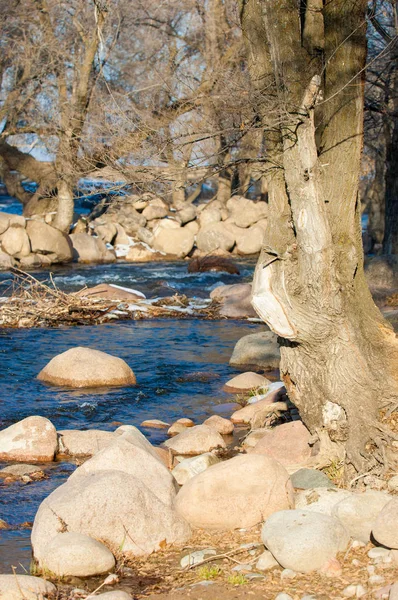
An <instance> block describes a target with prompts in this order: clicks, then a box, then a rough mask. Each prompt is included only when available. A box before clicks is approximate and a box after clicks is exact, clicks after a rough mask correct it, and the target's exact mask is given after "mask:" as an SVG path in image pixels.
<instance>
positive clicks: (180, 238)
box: [153, 227, 195, 258]
mask: <svg viewBox="0 0 398 600" xmlns="http://www.w3.org/2000/svg"><path fill="white" fill-rule="evenodd" d="M194 241H195V237H194V234H193V233H192V231H189V229H186V228H185V227H181V228H179V229H173V230H170V229H164V228H162V229H159V230H158V231H157V232H156V235H155V237H154V241H153V247H154V248H155V249H156V250H159V251H160V252H165V253H166V254H174V255H176V256H179V257H180V258H184V257H185V256H187V254H189V253H190V252H191V250H192V248H193V245H194Z"/></svg>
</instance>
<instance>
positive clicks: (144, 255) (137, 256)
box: [125, 243, 159, 262]
mask: <svg viewBox="0 0 398 600" xmlns="http://www.w3.org/2000/svg"><path fill="white" fill-rule="evenodd" d="M158 257H159V254H157V253H156V252H154V251H153V250H151V249H150V248H148V246H146V245H145V244H141V243H138V244H134V245H133V246H130V248H129V249H128V252H127V254H126V256H125V260H126V261H127V262H149V261H151V260H156V259H157V258H158Z"/></svg>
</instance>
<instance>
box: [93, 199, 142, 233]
mask: <svg viewBox="0 0 398 600" xmlns="http://www.w3.org/2000/svg"><path fill="white" fill-rule="evenodd" d="M101 218H102V219H103V220H106V221H108V222H109V221H110V222H113V223H119V224H120V225H121V226H122V227H123V229H124V231H125V233H126V234H127V235H128V236H130V237H134V234H135V233H137V231H138V229H139V228H140V227H145V225H146V223H147V220H146V218H145V216H144V215H141V214H140V213H139V212H138V211H137V210H136V209H135V208H134V207H133V206H132V205H131V204H128V203H126V202H125V199H123V200H122V202H121V203H117V202H116V203H114V205H113V206H110V207H109V209H108V210H107V212H106V213H105V215H102V216H101Z"/></svg>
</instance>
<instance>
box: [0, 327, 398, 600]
mask: <svg viewBox="0 0 398 600" xmlns="http://www.w3.org/2000/svg"><path fill="white" fill-rule="evenodd" d="M264 335H265V334H255V335H254V336H253V335H249V336H246V339H245V338H242V339H241V340H240V341H239V342H238V344H237V346H236V348H235V351H234V356H235V358H234V359H233V360H234V362H235V363H237V362H239V361H240V362H241V365H243V364H247V362H249V363H250V360H251V359H250V347H253V344H255V345H257V347H258V346H259V345H260V346H261V348H262V354H261V353H260V356H261V358H257V366H260V365H261V368H262V370H263V371H264V370H265V371H267V372H268V373H269V375H268V377H267V376H266V375H264V374H259V373H256V372H253V371H245V372H243V373H241V374H239V375H237V376H235V377H233V378H232V379H231V380H229V381H224V382H220V386H223V388H224V390H226V391H227V392H228V393H230V394H231V395H232V398H233V399H234V401H235V403H234V404H233V405H231V408H230V409H229V414H224V415H223V416H221V415H220V414H214V415H213V416H211V417H209V418H207V419H206V420H205V421H204V422H202V423H194V422H193V421H192V420H191V419H187V418H185V417H184V416H183V415H181V418H180V419H177V420H176V421H175V422H173V423H167V422H165V421H160V420H159V419H157V418H156V415H153V418H151V419H147V420H146V421H144V422H142V423H141V425H140V429H141V430H140V429H138V428H137V427H134V426H132V425H130V424H128V423H125V424H123V425H120V426H118V427H117V428H116V429H114V430H113V431H109V430H107V431H105V430H99V429H97V430H95V429H91V430H90V429H88V430H82V431H80V430H59V431H57V429H56V427H55V426H54V425H53V423H52V422H51V420H49V419H47V418H44V417H42V416H39V415H33V416H31V417H27V418H25V419H23V420H22V421H19V422H17V423H15V424H14V425H11V426H10V427H7V428H6V429H3V430H2V431H0V460H1V461H3V463H6V464H7V465H8V466H6V467H5V468H3V469H2V470H0V477H1V478H2V479H3V481H4V482H5V483H6V484H7V485H18V483H24V484H29V482H30V481H34V480H37V479H39V478H40V477H48V476H51V475H48V473H50V471H49V470H48V469H49V468H50V467H51V465H52V464H53V461H62V460H64V459H65V458H68V460H73V461H75V462H76V464H77V468H76V469H75V470H74V472H73V473H72V475H70V476H69V478H68V479H67V481H66V482H65V483H64V484H63V485H61V486H59V487H58V488H56V489H55V490H54V491H53V492H52V493H51V494H50V495H49V496H48V497H47V498H45V500H44V501H43V502H42V504H41V505H40V507H39V509H38V511H37V514H36V517H35V520H34V523H33V529H32V536H31V540H32V549H33V563H32V564H33V571H32V573H33V574H34V575H28V574H22V573H20V572H19V571H17V573H10V574H3V575H0V597H1V598H5V599H7V600H26V599H29V600H31V599H33V600H39V599H40V600H42V599H43V598H48V599H51V598H53V599H55V598H58V599H62V600H66V599H68V600H78V599H82V598H94V597H95V598H102V599H103V600H128V599H130V600H131V599H132V598H133V597H134V598H136V597H141V596H144V595H145V597H148V594H149V593H151V592H152V593H153V594H155V595H154V596H151V598H152V597H153V598H159V600H160V599H163V598H169V599H170V600H171V599H172V598H183V597H191V598H194V599H199V598H206V599H207V598H208V599H209V600H210V598H212V599H213V600H214V598H215V597H217V598H221V599H226V598H243V594H245V595H246V594H247V593H249V594H251V595H252V596H253V597H254V598H264V597H265V598H270V599H272V600H273V599H274V598H275V600H295V599H296V598H299V599H301V600H309V599H310V598H312V599H319V600H321V599H323V598H335V599H337V598H361V597H370V598H380V599H382V598H390V599H391V600H394V599H395V598H396V593H397V590H396V588H397V587H398V585H397V584H396V583H395V582H398V500H397V496H396V494H397V492H398V481H397V476H396V475H395V474H393V473H387V474H386V476H385V477H384V478H375V477H374V476H370V475H369V476H366V475H365V476H364V477H363V478H361V481H360V485H359V486H356V487H355V486H354V487H352V488H351V487H350V486H347V487H343V486H342V479H341V474H340V473H339V467H338V465H335V466H334V467H333V468H326V469H325V468H323V470H320V469H321V465H320V464H319V463H318V459H317V448H316V445H314V441H313V439H312V437H311V435H310V433H309V432H308V431H307V429H306V428H305V426H304V425H303V423H302V422H301V420H300V417H299V414H298V411H297V409H296V408H295V406H294V405H293V404H292V403H291V402H290V401H289V399H288V398H287V396H286V391H285V388H284V386H283V383H282V382H280V381H277V371H275V365H276V366H277V361H278V357H277V356H276V354H275V352H273V350H272V343H273V341H272V340H270V339H268V338H267V337H265V338H264ZM254 338H255V339H254ZM242 348H243V350H242ZM267 349H268V350H269V352H268V354H267V352H266V350H267ZM256 356H258V355H257V350H256ZM231 360H232V359H231ZM271 369H273V371H272V370H271ZM275 376H276V377H275ZM37 377H38V379H39V380H40V381H43V382H44V383H46V385H57V386H59V385H65V386H68V387H69V388H72V389H73V388H76V389H81V388H84V387H90V388H93V387H95V386H96V385H97V386H99V387H103V386H123V385H130V386H131V385H134V384H135V383H136V377H135V374H134V373H133V371H132V369H131V368H130V366H129V365H128V364H127V363H126V362H125V361H123V360H121V359H119V358H117V357H114V356H111V355H109V354H107V353H104V352H98V351H96V350H92V349H89V348H71V349H69V350H68V351H67V352H64V353H62V354H60V355H56V356H54V358H53V359H52V360H51V361H50V362H49V363H48V364H47V365H46V366H45V367H44V369H43V370H42V371H41V372H40V373H38V374H37ZM151 429H157V430H163V431H164V437H165V441H164V443H163V444H161V445H160V446H154V445H152V444H151V443H150V442H149V441H148V439H147V437H146V436H145V435H144V433H145V432H149V431H150V430H151ZM143 432H144V433H143ZM391 451H392V452H396V451H397V450H396V448H391ZM21 493H23V491H22V492H21ZM2 528H7V523H5V522H4V521H3V522H2ZM139 582H140V583H139ZM155 592H156V593H157V594H159V593H161V595H157V594H156V593H155ZM214 594H216V595H214Z"/></svg>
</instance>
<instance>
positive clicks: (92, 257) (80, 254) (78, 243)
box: [70, 233, 116, 263]
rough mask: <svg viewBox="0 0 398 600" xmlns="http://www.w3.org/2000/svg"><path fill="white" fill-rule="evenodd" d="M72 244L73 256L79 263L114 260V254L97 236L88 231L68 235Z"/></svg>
mask: <svg viewBox="0 0 398 600" xmlns="http://www.w3.org/2000/svg"><path fill="white" fill-rule="evenodd" d="M70 239H71V242H72V244H73V258H74V259H75V260H77V261H78V262H80V263H108V262H115V260H116V256H115V255H114V253H113V252H111V251H110V250H108V248H107V247H106V245H105V243H104V242H103V241H102V240H101V238H99V237H93V236H91V235H88V233H73V234H72V235H71V236H70Z"/></svg>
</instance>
